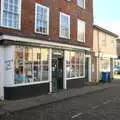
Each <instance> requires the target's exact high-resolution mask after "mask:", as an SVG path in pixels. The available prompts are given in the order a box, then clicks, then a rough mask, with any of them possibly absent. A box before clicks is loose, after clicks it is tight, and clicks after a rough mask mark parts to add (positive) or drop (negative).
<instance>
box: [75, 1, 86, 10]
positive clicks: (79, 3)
mask: <svg viewBox="0 0 120 120" xmlns="http://www.w3.org/2000/svg"><path fill="white" fill-rule="evenodd" d="M77 5H78V6H79V7H81V8H85V0H77Z"/></svg>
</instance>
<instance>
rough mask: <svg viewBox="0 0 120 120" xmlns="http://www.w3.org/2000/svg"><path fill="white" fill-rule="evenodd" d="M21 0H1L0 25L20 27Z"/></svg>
mask: <svg viewBox="0 0 120 120" xmlns="http://www.w3.org/2000/svg"><path fill="white" fill-rule="evenodd" d="M20 24H21V0H1V26H2V27H7V28H13V29H20Z"/></svg>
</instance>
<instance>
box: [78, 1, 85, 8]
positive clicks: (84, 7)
mask: <svg viewBox="0 0 120 120" xmlns="http://www.w3.org/2000/svg"><path fill="white" fill-rule="evenodd" d="M85 2H86V0H84V6H83V7H82V6H80V4H79V0H77V5H78V7H80V8H83V9H85V7H86V6H85Z"/></svg>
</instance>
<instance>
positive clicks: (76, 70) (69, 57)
mask: <svg viewBox="0 0 120 120" xmlns="http://www.w3.org/2000/svg"><path fill="white" fill-rule="evenodd" d="M84 66H85V57H84V53H81V52H70V51H67V52H66V78H76V77H83V76H84V69H85V67H84Z"/></svg>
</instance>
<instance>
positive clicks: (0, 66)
mask: <svg viewBox="0 0 120 120" xmlns="http://www.w3.org/2000/svg"><path fill="white" fill-rule="evenodd" d="M0 100H4V46H0Z"/></svg>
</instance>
